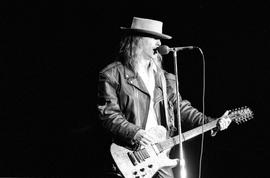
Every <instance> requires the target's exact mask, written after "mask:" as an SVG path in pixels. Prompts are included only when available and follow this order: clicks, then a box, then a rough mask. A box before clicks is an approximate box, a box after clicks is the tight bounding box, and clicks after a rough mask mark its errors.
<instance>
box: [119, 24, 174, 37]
mask: <svg viewBox="0 0 270 178" xmlns="http://www.w3.org/2000/svg"><path fill="white" fill-rule="evenodd" d="M120 29H121V30H122V31H123V32H125V33H127V34H129V35H139V36H149V37H153V38H158V39H166V40H169V39H172V37H171V36H169V35H165V34H162V33H157V32H154V31H149V30H143V29H136V28H126V27H120Z"/></svg>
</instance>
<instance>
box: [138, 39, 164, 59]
mask: <svg viewBox="0 0 270 178" xmlns="http://www.w3.org/2000/svg"><path fill="white" fill-rule="evenodd" d="M141 44H142V45H141V47H142V48H141V49H142V55H143V57H144V58H145V59H149V60H150V59H156V58H157V53H155V51H154V49H156V48H157V47H159V46H160V45H161V41H160V40H159V39H155V38H150V37H143V38H142V41H141Z"/></svg>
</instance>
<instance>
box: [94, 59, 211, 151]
mask: <svg viewBox="0 0 270 178" xmlns="http://www.w3.org/2000/svg"><path fill="white" fill-rule="evenodd" d="M164 75H165V79H166V85H167V98H168V115H169V121H170V122H172V123H173V125H174V126H175V128H177V120H176V111H177V107H176V103H177V102H176V100H177V96H176V85H175V75H173V74H170V73H168V72H166V71H164ZM179 103H180V113H181V123H186V124H189V125H190V127H195V126H197V125H201V124H202V123H203V117H202V116H203V114H202V113H201V112H199V111H198V110H197V109H195V108H194V107H192V106H191V104H190V102H188V101H187V100H182V98H181V96H180V102H179ZM149 104H150V95H149V93H148V91H147V88H146V86H145V85H144V83H143V81H142V79H141V78H140V76H139V75H138V74H137V73H135V72H134V71H133V70H132V69H131V68H129V67H128V66H125V65H123V64H122V63H121V62H113V63H111V64H109V65H108V66H107V67H105V68H104V69H103V70H101V71H100V73H99V84H98V106H97V107H98V114H99V119H100V121H101V123H102V125H103V127H104V128H105V130H107V131H108V132H109V133H110V134H111V135H112V138H114V139H116V140H117V141H119V143H121V144H124V145H125V146H127V147H130V148H132V147H134V144H135V143H134V142H133V137H134V135H135V134H136V132H137V131H138V130H139V129H144V128H145V125H146V121H147V116H148V110H149ZM154 110H155V114H156V116H157V119H158V123H159V124H161V125H163V126H165V127H166V128H167V126H168V123H166V120H165V119H164V117H165V112H164V99H163V94H162V84H161V79H160V78H159V77H158V75H156V86H155V89H154ZM204 119H205V123H206V122H210V121H212V120H213V119H212V118H210V117H206V116H205V117H204ZM176 133H177V130H172V134H171V135H170V136H172V135H173V134H176Z"/></svg>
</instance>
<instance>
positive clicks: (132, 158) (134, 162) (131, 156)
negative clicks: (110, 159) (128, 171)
mask: <svg viewBox="0 0 270 178" xmlns="http://www.w3.org/2000/svg"><path fill="white" fill-rule="evenodd" d="M127 155H128V157H129V159H130V161H131V162H132V164H133V165H134V166H136V165H137V164H138V162H137V161H136V158H135V156H134V155H133V153H131V152H128V153H127Z"/></svg>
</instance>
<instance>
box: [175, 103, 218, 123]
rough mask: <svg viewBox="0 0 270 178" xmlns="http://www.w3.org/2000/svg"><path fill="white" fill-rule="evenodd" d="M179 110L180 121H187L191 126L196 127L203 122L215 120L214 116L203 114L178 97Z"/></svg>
mask: <svg viewBox="0 0 270 178" xmlns="http://www.w3.org/2000/svg"><path fill="white" fill-rule="evenodd" d="M180 110H181V111H180V113H181V119H182V121H183V122H185V123H188V124H189V125H191V127H196V126H199V125H202V124H203V123H208V122H211V121H213V120H215V119H214V118H211V117H209V116H205V115H203V113H202V112H200V111H198V109H196V108H194V107H193V106H192V105H191V103H190V102H189V101H187V100H181V99H180ZM203 116H204V117H203Z"/></svg>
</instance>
